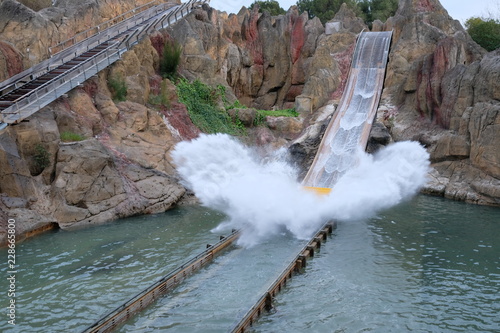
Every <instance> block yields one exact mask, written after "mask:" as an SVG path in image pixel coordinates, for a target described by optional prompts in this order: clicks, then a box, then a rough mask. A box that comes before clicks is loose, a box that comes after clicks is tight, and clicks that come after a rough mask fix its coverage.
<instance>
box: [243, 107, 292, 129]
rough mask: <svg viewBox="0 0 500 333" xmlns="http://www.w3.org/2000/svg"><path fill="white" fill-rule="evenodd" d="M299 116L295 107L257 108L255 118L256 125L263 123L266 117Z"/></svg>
mask: <svg viewBox="0 0 500 333" xmlns="http://www.w3.org/2000/svg"><path fill="white" fill-rule="evenodd" d="M267 116H270V117H298V116H299V113H298V112H297V111H295V109H283V110H257V115H256V117H255V120H254V122H253V123H254V125H255V126H259V125H262V124H263V123H264V122H265V121H266V117H267Z"/></svg>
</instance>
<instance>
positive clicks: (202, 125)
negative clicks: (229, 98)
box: [177, 79, 245, 135]
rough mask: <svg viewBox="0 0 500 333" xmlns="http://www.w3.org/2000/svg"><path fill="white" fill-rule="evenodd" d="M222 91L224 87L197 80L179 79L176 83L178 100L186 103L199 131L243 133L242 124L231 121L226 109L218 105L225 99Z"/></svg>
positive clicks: (190, 116)
mask: <svg viewBox="0 0 500 333" xmlns="http://www.w3.org/2000/svg"><path fill="white" fill-rule="evenodd" d="M224 93H225V89H224V87H222V86H218V87H210V86H208V85H206V84H203V83H202V82H201V81H199V80H195V81H193V82H189V81H188V80H186V79H181V80H179V82H178V83H177V94H178V96H179V101H180V102H181V103H183V104H184V105H186V107H187V109H188V113H189V118H191V121H192V122H193V124H195V125H196V126H197V127H198V128H199V129H200V130H201V131H203V132H205V133H227V134H231V135H243V134H244V133H245V131H244V128H243V126H241V124H239V123H235V122H233V121H232V119H231V117H230V116H229V114H228V113H227V111H226V110H225V109H223V108H221V107H219V105H218V104H219V102H220V103H223V102H224V101H225V95H224Z"/></svg>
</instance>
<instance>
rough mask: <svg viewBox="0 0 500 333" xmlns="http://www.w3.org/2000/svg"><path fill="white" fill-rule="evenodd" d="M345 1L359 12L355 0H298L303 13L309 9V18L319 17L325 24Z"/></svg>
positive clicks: (298, 5)
mask: <svg viewBox="0 0 500 333" xmlns="http://www.w3.org/2000/svg"><path fill="white" fill-rule="evenodd" d="M343 3H346V4H347V6H349V8H351V9H353V10H354V11H355V12H356V13H359V8H358V7H357V3H356V1H355V0H298V1H297V7H298V8H299V11H300V12H301V13H302V12H305V11H307V13H308V14H309V18H313V17H318V18H319V19H320V20H321V23H323V24H325V23H326V22H328V21H330V20H331V19H332V18H333V17H334V16H335V14H336V13H337V12H338V11H339V10H340V7H341V6H342V4H343Z"/></svg>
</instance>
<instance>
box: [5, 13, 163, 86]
mask: <svg viewBox="0 0 500 333" xmlns="http://www.w3.org/2000/svg"><path fill="white" fill-rule="evenodd" d="M171 5H172V3H163V4H160V5H158V6H156V7H150V8H147V9H145V10H143V11H141V12H140V13H139V14H146V16H147V17H143V16H141V17H135V16H132V17H130V18H128V19H126V20H123V21H121V22H119V23H117V24H115V25H114V26H112V27H108V28H107V29H105V30H101V31H100V33H98V34H96V35H94V36H92V37H89V38H87V39H85V40H82V41H80V42H78V43H76V44H74V45H72V46H71V47H68V48H66V49H65V50H63V51H61V52H58V53H57V54H55V55H54V56H52V57H51V58H49V59H46V60H44V61H42V62H40V63H38V64H37V65H35V66H32V67H30V68H29V69H27V70H25V71H22V72H21V73H18V74H16V75H14V76H12V77H10V78H9V79H7V80H5V81H3V82H0V95H2V94H3V92H8V91H10V90H13V89H16V88H18V86H17V84H18V83H19V82H21V83H22V84H24V83H25V82H22V80H23V79H26V80H27V81H31V80H33V79H35V78H37V77H39V76H41V75H43V74H45V73H47V72H48V71H50V70H51V69H53V68H55V67H57V66H59V65H62V64H64V63H65V62H67V61H68V60H70V59H72V58H74V57H77V56H78V55H80V54H82V53H84V52H86V51H88V50H90V49H92V48H93V47H95V46H97V45H100V44H102V43H104V42H106V41H108V40H109V39H112V38H114V37H116V36H118V35H119V34H122V33H123V32H125V31H127V30H129V29H131V28H133V27H135V26H137V25H139V24H141V23H143V22H144V21H145V20H148V19H150V18H151V17H154V16H155V15H157V14H158V13H159V12H161V11H165V10H167V9H168V8H166V7H167V6H171ZM136 15H138V14H136Z"/></svg>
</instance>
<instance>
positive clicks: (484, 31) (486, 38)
mask: <svg viewBox="0 0 500 333" xmlns="http://www.w3.org/2000/svg"><path fill="white" fill-rule="evenodd" d="M465 27H466V28H467V32H468V33H469V35H470V36H471V37H472V39H473V40H474V41H475V42H476V43H478V44H479V45H481V46H482V47H484V48H485V49H486V50H487V51H493V50H496V49H498V48H499V47H500V20H498V19H493V18H489V19H483V18H480V17H471V18H470V19H468V20H467V21H466V22H465Z"/></svg>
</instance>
